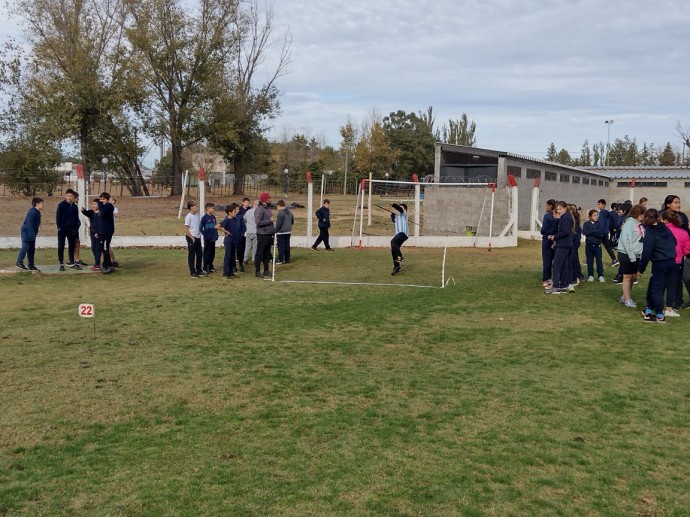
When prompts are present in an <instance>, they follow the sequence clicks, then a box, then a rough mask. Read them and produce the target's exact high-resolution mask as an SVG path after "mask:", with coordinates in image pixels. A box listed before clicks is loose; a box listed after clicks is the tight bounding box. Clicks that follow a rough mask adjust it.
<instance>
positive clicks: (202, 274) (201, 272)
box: [196, 271, 208, 277]
mask: <svg viewBox="0 0 690 517" xmlns="http://www.w3.org/2000/svg"><path fill="white" fill-rule="evenodd" d="M196 274H197V275H199V276H200V277H203V276H208V273H207V272H206V271H197V272H196Z"/></svg>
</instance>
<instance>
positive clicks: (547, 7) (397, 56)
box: [274, 0, 690, 158]
mask: <svg viewBox="0 0 690 517" xmlns="http://www.w3.org/2000/svg"><path fill="white" fill-rule="evenodd" d="M274 15H275V17H274V22H275V32H276V34H279V33H281V32H284V31H285V30H288V29H289V30H290V32H291V33H292V37H293V46H292V49H293V62H292V64H291V65H290V67H289V73H288V75H286V76H285V77H283V78H282V79H281V80H280V87H281V89H282V91H283V96H282V98H281V102H282V115H281V117H280V118H279V119H278V120H277V121H276V123H275V134H276V135H280V134H282V133H283V132H284V128H288V129H292V130H297V131H301V130H306V131H307V132H310V133H311V134H312V135H319V134H323V135H324V136H325V137H326V139H327V141H328V143H329V144H331V145H333V146H335V147H337V146H339V145H340V136H339V132H338V130H339V127H340V126H342V125H343V124H344V123H345V122H346V120H347V117H348V115H349V116H350V117H351V118H352V119H353V120H354V121H356V122H358V121H360V120H362V119H363V118H365V117H366V116H367V114H368V113H370V112H371V111H372V109H376V110H377V111H378V112H380V113H381V114H382V115H387V114H388V113H390V112H391V111H396V110H398V109H402V110H405V111H407V112H418V111H420V110H425V109H426V108H427V106H433V107H434V111H435V113H436V122H437V124H439V125H440V124H442V123H444V122H447V121H448V119H449V118H452V119H457V118H459V117H460V116H461V114H462V113H463V112H465V113H467V114H468V116H469V117H470V119H472V120H474V121H476V123H477V145H478V146H479V147H485V148H490V149H498V150H503V151H509V152H514V153H521V154H526V155H530V156H535V157H541V158H543V157H544V154H545V152H546V148H547V147H548V145H549V144H550V143H551V142H554V143H555V144H556V146H557V147H558V148H559V149H560V148H566V149H567V150H568V151H570V153H571V154H574V155H579V152H580V148H581V146H582V143H583V142H584V140H585V139H589V141H590V144H591V143H593V142H597V141H601V142H606V140H607V125H606V124H605V123H604V121H605V120H611V119H612V120H614V123H613V124H612V125H611V127H610V129H611V136H610V138H611V141H612V142H613V141H614V140H615V138H623V137H624V136H625V135H629V136H630V137H631V138H636V139H637V140H638V142H640V143H642V142H643V141H646V142H648V143H650V142H654V143H655V144H657V145H664V144H665V143H666V142H667V141H671V144H672V145H674V146H677V147H678V148H679V149H680V148H681V142H680V139H679V138H678V137H677V135H676V125H677V123H678V122H679V121H680V122H682V124H683V125H684V126H690V108H689V107H688V100H689V96H690V59H689V57H690V2H687V1H683V0H675V1H672V0H658V1H656V2H649V1H647V0H644V1H642V0H626V1H623V0H600V1H597V0H583V1H572V0H567V1H559V0H552V1H550V2H546V1H544V0H542V1H529V0H522V1H520V0H518V1H516V0H435V1H420V0H395V1H392V0H376V1H373V0H349V1H348V2H342V1H341V0H321V1H318V2H316V1H313V0H277V1H276V2H275V4H274Z"/></svg>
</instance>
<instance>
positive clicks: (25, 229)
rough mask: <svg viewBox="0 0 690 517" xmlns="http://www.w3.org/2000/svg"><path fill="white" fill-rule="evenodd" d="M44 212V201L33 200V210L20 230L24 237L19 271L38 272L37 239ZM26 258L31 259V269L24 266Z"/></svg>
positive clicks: (20, 252)
mask: <svg viewBox="0 0 690 517" xmlns="http://www.w3.org/2000/svg"><path fill="white" fill-rule="evenodd" d="M42 210H43V199H41V198H40V197H35V198H33V199H32V200H31V208H29V211H28V212H27V213H26V217H25V218H24V223H23V224H22V228H21V230H20V235H21V237H22V247H21V249H20V250H19V255H17V264H16V265H17V267H18V268H19V269H28V270H29V271H38V268H37V267H36V264H34V256H35V255H36V237H37V236H38V229H39V228H40V227H41V211H42ZM24 257H28V259H29V267H28V268H27V267H26V266H25V265H24Z"/></svg>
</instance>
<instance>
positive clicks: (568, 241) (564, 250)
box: [546, 201, 575, 294]
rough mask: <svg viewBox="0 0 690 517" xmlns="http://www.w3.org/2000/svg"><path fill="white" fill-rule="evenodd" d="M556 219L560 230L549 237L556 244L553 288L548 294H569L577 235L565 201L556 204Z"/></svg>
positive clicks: (547, 291) (547, 290) (548, 290)
mask: <svg viewBox="0 0 690 517" xmlns="http://www.w3.org/2000/svg"><path fill="white" fill-rule="evenodd" d="M556 218H557V219H558V228H557V230H556V233H555V234H553V235H550V236H549V239H550V240H552V241H553V243H554V249H555V252H554V257H553V287H552V288H551V289H546V293H548V294H561V293H567V292H568V290H569V288H568V286H569V282H570V276H571V272H570V270H571V263H570V253H571V251H572V248H573V234H574V233H575V221H574V220H573V216H572V215H570V212H568V204H567V203H566V202H565V201H559V202H558V203H556Z"/></svg>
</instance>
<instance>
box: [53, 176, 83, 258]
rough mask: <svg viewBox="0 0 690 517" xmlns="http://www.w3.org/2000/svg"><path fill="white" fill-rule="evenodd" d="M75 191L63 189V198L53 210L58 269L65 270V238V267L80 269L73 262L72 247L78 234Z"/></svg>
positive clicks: (79, 223)
mask: <svg viewBox="0 0 690 517" xmlns="http://www.w3.org/2000/svg"><path fill="white" fill-rule="evenodd" d="M75 194H76V192H75V191H74V190H72V189H71V188H68V189H67V190H66V191H65V199H64V200H62V201H60V203H59V204H58V206H57V211H56V212H55V224H56V226H57V230H58V250H57V253H58V262H59V263H60V271H64V270H65V265H64V260H65V240H67V258H68V259H69V262H67V267H69V268H70V269H81V267H80V266H79V265H78V264H76V263H75V262H74V247H75V245H76V242H77V237H78V236H79V226H81V221H80V220H79V207H78V206H77V204H76V203H75V202H74V197H75Z"/></svg>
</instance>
